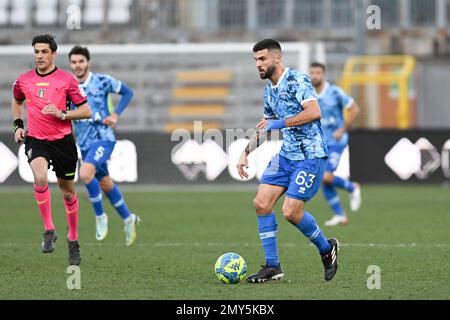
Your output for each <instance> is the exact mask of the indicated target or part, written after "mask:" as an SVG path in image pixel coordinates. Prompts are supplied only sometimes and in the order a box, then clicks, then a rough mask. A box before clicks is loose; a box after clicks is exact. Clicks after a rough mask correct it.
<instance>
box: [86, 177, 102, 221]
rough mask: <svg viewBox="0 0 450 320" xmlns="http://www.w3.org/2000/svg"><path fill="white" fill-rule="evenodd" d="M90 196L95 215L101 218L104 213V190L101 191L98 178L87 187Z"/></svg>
mask: <svg viewBox="0 0 450 320" xmlns="http://www.w3.org/2000/svg"><path fill="white" fill-rule="evenodd" d="M86 188H87V190H88V194H89V201H91V203H92V207H93V208H94V212H95V215H96V216H97V217H98V216H101V215H102V214H103V212H105V211H104V210H103V199H102V190H101V189H100V184H99V183H98V180H97V179H96V178H94V179H92V181H91V182H89V183H88V184H87V185H86Z"/></svg>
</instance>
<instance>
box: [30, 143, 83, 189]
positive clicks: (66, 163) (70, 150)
mask: <svg viewBox="0 0 450 320" xmlns="http://www.w3.org/2000/svg"><path fill="white" fill-rule="evenodd" d="M25 155H26V156H27V157H28V163H30V162H31V161H33V159H36V158H37V157H43V158H45V159H47V162H48V168H49V169H50V166H52V167H53V171H55V172H56V176H57V177H58V178H60V179H65V180H73V179H74V178H75V171H76V169H77V163H78V154H77V147H76V145H75V139H74V138H73V135H72V134H68V135H67V136H65V137H64V138H62V139H60V140H55V141H48V140H39V139H36V138H33V137H29V136H27V137H26V138H25Z"/></svg>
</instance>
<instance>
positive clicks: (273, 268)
mask: <svg viewBox="0 0 450 320" xmlns="http://www.w3.org/2000/svg"><path fill="white" fill-rule="evenodd" d="M253 52H254V58H255V61H256V67H257V68H258V71H259V76H260V78H261V79H269V80H270V81H269V82H268V83H267V85H266V87H265V91H264V119H262V120H261V121H260V122H259V123H258V125H257V126H256V128H257V132H256V133H255V134H254V135H253V136H252V137H251V138H250V142H249V144H248V145H247V147H246V148H245V150H244V152H243V153H242V155H241V158H240V159H239V162H238V164H237V169H238V172H239V175H240V176H241V178H247V177H248V174H247V173H246V171H245V168H247V167H248V161H247V157H248V155H249V154H250V153H251V152H252V151H253V150H255V149H256V148H257V147H258V146H259V145H260V144H262V143H263V142H264V140H265V138H267V136H268V135H270V132H271V131H272V130H281V131H282V132H283V145H282V148H281V151H280V153H279V154H277V155H276V156H275V157H274V158H273V159H272V161H271V162H270V163H269V165H268V166H267V168H266V170H265V172H264V174H263V176H262V178H261V181H260V185H259V187H258V193H257V195H256V198H255V199H254V201H253V205H254V207H255V210H256V214H257V218H258V227H259V236H260V239H261V244H262V247H263V250H264V255H265V258H266V265H265V266H263V267H262V269H261V270H260V271H259V272H258V273H256V274H253V275H251V276H249V277H248V278H247V281H248V282H251V283H259V282H265V281H268V280H279V279H281V278H282V277H283V276H284V273H283V270H282V269H281V266H280V262H279V258H278V248H277V230H278V225H277V220H276V217H275V213H274V211H273V208H274V206H275V203H276V202H277V201H278V199H279V198H280V197H281V196H282V195H283V194H284V193H286V197H285V199H284V202H283V207H282V212H283V216H284V218H285V219H286V220H288V221H289V222H290V223H292V224H293V225H294V226H295V227H296V228H297V229H298V230H299V231H300V232H301V233H303V234H304V235H305V236H306V237H308V238H309V239H310V240H311V241H312V242H313V243H314V245H315V246H316V247H317V249H318V250H319V253H320V255H321V257H322V262H323V265H324V270H325V275H324V277H325V280H327V281H328V280H331V279H333V277H334V275H335V274H336V271H337V267H338V263H337V251H338V248H339V243H338V241H337V240H336V239H334V238H332V239H328V240H327V239H326V238H325V236H324V235H323V233H322V230H321V229H320V227H319V226H318V225H317V222H316V220H315V219H314V217H313V216H312V215H311V214H310V213H308V212H306V211H305V210H304V206H305V203H306V202H307V201H309V200H310V199H311V198H312V197H313V196H314V195H315V194H316V193H317V190H318V189H319V187H320V184H321V182H322V176H323V172H324V169H325V165H326V162H327V160H326V159H327V146H326V143H325V138H324V136H323V134H322V130H321V125H320V121H319V120H320V117H321V115H320V107H319V105H318V103H317V99H316V97H315V95H314V89H313V87H312V85H311V82H310V79H309V77H308V76H307V75H305V74H302V73H300V72H298V71H296V70H292V69H289V68H285V67H284V66H283V63H282V61H281V56H282V53H281V47H280V44H279V43H278V42H277V41H275V40H272V39H265V40H262V41H260V42H258V43H256V44H255V46H254V47H253Z"/></svg>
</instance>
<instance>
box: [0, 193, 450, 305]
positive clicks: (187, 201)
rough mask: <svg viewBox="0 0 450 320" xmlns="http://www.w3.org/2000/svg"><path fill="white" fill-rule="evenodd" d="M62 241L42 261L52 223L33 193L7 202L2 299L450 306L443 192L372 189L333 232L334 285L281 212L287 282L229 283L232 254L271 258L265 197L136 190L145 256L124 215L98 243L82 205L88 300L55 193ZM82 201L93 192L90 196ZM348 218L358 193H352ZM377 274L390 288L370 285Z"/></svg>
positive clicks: (449, 203) (2, 209)
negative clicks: (73, 267)
mask: <svg viewBox="0 0 450 320" xmlns="http://www.w3.org/2000/svg"><path fill="white" fill-rule="evenodd" d="M52 191H53V192H52V196H53V211H54V212H53V216H54V220H55V224H56V226H57V231H58V233H59V240H58V241H57V247H56V250H55V252H53V253H52V254H47V255H44V254H42V253H41V251H40V243H41V237H42V223H41V220H40V216H39V214H38V211H37V207H36V204H35V202H34V199H33V196H32V193H31V190H30V191H29V192H11V193H8V192H2V193H0V229H1V230H0V299H449V298H450V290H449V289H450V273H449V272H448V262H449V261H450V259H449V258H450V191H449V189H446V188H441V187H437V186H421V187H418V186H417V187H415V186H407V187H404V186H402V187H399V186H367V187H364V189H363V197H364V202H363V207H362V209H361V210H360V211H359V212H358V213H349V218H350V224H349V225H348V226H345V227H336V228H324V232H325V234H326V235H327V236H328V237H331V236H333V237H337V238H338V239H339V240H340V242H341V243H342V247H341V250H340V255H339V259H340V260H339V262H340V266H339V271H338V273H337V275H336V277H335V279H334V280H333V281H331V282H325V281H324V280H323V271H322V264H321V261H320V257H319V255H318V253H317V251H316V249H315V248H314V247H313V246H311V245H310V244H309V242H308V240H307V239H306V238H305V237H304V236H303V235H301V234H300V233H299V232H298V231H297V229H295V228H294V227H292V226H291V225H290V224H289V223H288V222H286V221H285V220H284V219H283V218H282V216H281V212H280V204H279V205H278V206H277V215H278V221H279V240H278V243H279V251H280V259H281V262H282V265H283V268H284V271H285V274H286V280H285V281H284V282H278V283H267V284H262V285H250V284H246V283H239V284H237V285H225V284H222V283H220V282H219V281H218V280H217V279H216V278H215V276H214V273H213V266H214V263H215V261H216V259H217V258H218V257H219V256H220V255H221V254H222V253H224V252H228V251H235V252H238V253H239V254H241V255H242V256H243V257H244V258H245V260H246V262H247V265H248V268H249V272H255V271H257V269H258V268H259V265H260V264H262V263H263V261H264V257H263V253H262V249H261V247H260V245H259V238H258V231H257V226H256V218H255V214H254V212H253V209H252V199H253V197H254V194H255V193H254V192H147V193H145V192H127V193H126V194H125V195H126V200H127V202H128V204H129V207H130V208H131V209H132V210H133V211H135V212H136V213H138V214H139V215H140V216H141V218H142V220H143V223H142V225H141V227H140V228H139V238H138V242H137V244H136V245H135V246H134V247H131V248H127V247H125V245H124V235H123V232H122V227H123V224H122V222H121V221H120V219H119V218H118V216H117V215H116V214H115V213H114V212H113V209H112V208H111V207H110V205H109V204H108V205H107V206H106V209H107V212H108V213H109V217H110V232H109V235H108V238H107V239H106V240H105V241H104V242H102V243H98V242H96V240H95V238H94V217H93V213H92V212H91V209H90V206H89V203H88V202H87V200H86V197H85V196H81V195H80V207H81V211H80V219H79V220H80V221H79V223H80V226H79V232H80V241H81V248H82V258H83V261H82V265H81V290H68V289H67V287H66V280H67V277H68V275H67V274H66V267H67V245H66V243H65V240H64V238H65V232H66V221H65V216H64V213H63V209H62V208H63V206H62V202H61V201H60V198H61V197H60V195H59V193H58V192H56V190H55V189H53V190H52ZM80 194H82V192H81V191H80ZM342 199H343V202H344V205H345V207H346V208H348V206H347V199H346V195H344V194H342ZM307 210H308V211H310V212H311V213H313V215H314V216H315V217H316V219H317V220H318V221H319V223H320V224H321V225H323V221H324V220H326V219H328V218H329V216H330V210H329V209H328V207H327V205H326V203H325V202H324V200H323V197H322V194H319V195H318V196H317V197H316V199H315V200H314V201H313V202H312V203H310V204H308V206H307ZM369 265H377V266H379V267H380V268H381V289H380V290H369V289H367V286H366V281H367V278H368V277H369V274H367V273H366V271H367V268H368V266H369Z"/></svg>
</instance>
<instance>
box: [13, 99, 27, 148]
mask: <svg viewBox="0 0 450 320" xmlns="http://www.w3.org/2000/svg"><path fill="white" fill-rule="evenodd" d="M22 107H23V101H19V100H16V98H13V99H12V102H11V111H12V115H13V120H14V122H13V129H14V141H15V142H16V143H22V142H23V140H24V139H25V127H24V124H23V120H22Z"/></svg>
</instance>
